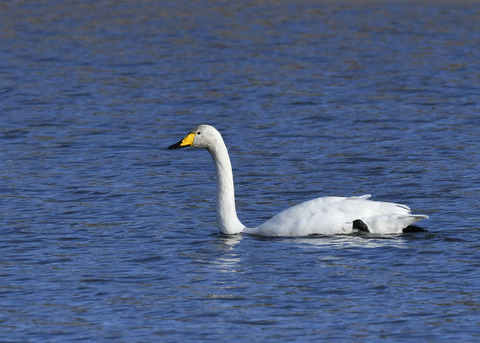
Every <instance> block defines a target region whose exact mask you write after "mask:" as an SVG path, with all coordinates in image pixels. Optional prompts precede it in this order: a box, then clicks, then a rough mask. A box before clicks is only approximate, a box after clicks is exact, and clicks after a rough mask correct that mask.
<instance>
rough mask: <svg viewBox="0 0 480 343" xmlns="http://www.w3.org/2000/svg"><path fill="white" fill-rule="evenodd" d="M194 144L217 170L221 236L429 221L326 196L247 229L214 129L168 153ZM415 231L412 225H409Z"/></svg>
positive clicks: (364, 200)
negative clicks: (236, 205)
mask: <svg viewBox="0 0 480 343" xmlns="http://www.w3.org/2000/svg"><path fill="white" fill-rule="evenodd" d="M187 146H193V147H196V148H205V149H207V150H208V151H209V152H210V154H211V155H212V157H213V161H214V162H215V168H216V172H217V224H218V226H219V229H220V232H222V233H224V234H236V233H240V232H245V233H249V234H254V235H262V236H306V235H312V234H348V233H352V232H354V231H357V230H361V231H368V232H372V233H379V234H394V233H402V232H403V230H404V229H406V228H407V227H410V225H412V224H413V223H415V222H417V221H419V220H421V219H424V218H428V217H427V216H425V215H413V214H410V209H409V208H408V206H405V205H399V204H393V203H389V202H379V201H371V200H368V199H369V198H370V195H363V196H359V197H350V198H344V197H324V198H317V199H313V200H310V201H306V202H304V203H301V204H299V205H296V206H293V207H290V208H288V209H286V210H284V211H282V212H280V213H279V214H277V215H276V216H274V217H273V218H271V219H270V220H268V221H266V222H265V223H263V224H262V225H260V226H258V227H255V228H249V227H246V226H245V225H243V224H242V223H241V222H240V220H239V219H238V217H237V211H236V209H235V193H234V186H233V173H232V166H231V164H230V157H229V156H228V151H227V147H226V146H225V143H224V142H223V138H222V136H221V135H220V132H218V131H217V130H216V129H215V128H214V127H212V126H209V125H200V126H198V127H196V128H195V129H193V130H192V131H191V132H190V133H189V134H188V135H187V136H186V137H185V138H183V139H182V140H181V141H179V142H178V143H176V144H173V145H171V146H170V147H169V149H175V148H181V147H187ZM413 228H416V227H413Z"/></svg>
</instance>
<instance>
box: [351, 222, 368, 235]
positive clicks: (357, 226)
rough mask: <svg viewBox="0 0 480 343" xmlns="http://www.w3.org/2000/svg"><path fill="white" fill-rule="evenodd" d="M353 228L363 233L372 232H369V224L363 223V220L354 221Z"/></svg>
mask: <svg viewBox="0 0 480 343" xmlns="http://www.w3.org/2000/svg"><path fill="white" fill-rule="evenodd" d="M353 228H354V229H357V230H358V231H363V232H370V231H369V230H368V226H367V224H365V223H364V222H363V220H360V219H357V220H354V221H353Z"/></svg>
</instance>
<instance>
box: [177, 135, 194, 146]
mask: <svg viewBox="0 0 480 343" xmlns="http://www.w3.org/2000/svg"><path fill="white" fill-rule="evenodd" d="M195 135H196V134H195V133H189V134H188V135H187V136H185V138H184V139H182V142H181V143H180V146H193V141H194V139H195Z"/></svg>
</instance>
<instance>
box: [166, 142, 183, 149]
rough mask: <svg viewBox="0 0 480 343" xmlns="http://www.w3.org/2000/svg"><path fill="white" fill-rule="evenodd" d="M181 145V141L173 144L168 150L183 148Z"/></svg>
mask: <svg viewBox="0 0 480 343" xmlns="http://www.w3.org/2000/svg"><path fill="white" fill-rule="evenodd" d="M180 144H182V141H179V142H177V143H175V144H172V145H170V146H169V147H168V149H178V148H183V146H181V145H180Z"/></svg>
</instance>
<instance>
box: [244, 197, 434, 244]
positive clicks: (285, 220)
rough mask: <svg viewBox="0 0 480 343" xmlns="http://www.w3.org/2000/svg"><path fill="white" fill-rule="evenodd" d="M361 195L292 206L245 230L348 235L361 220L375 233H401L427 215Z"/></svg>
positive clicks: (312, 201)
mask: <svg viewBox="0 0 480 343" xmlns="http://www.w3.org/2000/svg"><path fill="white" fill-rule="evenodd" d="M369 198H370V195H369V194H367V195H363V196H359V197H348V198H346V197H322V198H317V199H313V200H310V201H306V202H304V203H301V204H298V205H296V206H293V207H290V208H288V209H286V210H284V211H282V212H280V213H278V214H277V215H275V216H274V217H272V218H271V219H270V220H268V221H266V222H265V223H263V224H262V225H260V226H258V227H256V228H253V229H246V230H245V232H247V233H252V234H258V235H263V236H306V235H312V234H324V235H333V234H348V233H352V232H353V221H354V220H357V219H360V220H362V221H363V222H364V223H365V224H366V225H367V227H368V230H369V232H372V233H382V234H385V233H401V232H402V230H403V229H404V228H405V227H407V226H408V225H411V224H413V223H414V222H416V221H418V220H420V219H424V218H426V216H423V215H412V214H410V209H409V208H408V207H407V206H405V205H400V204H395V203H389V202H381V201H371V200H369Z"/></svg>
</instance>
